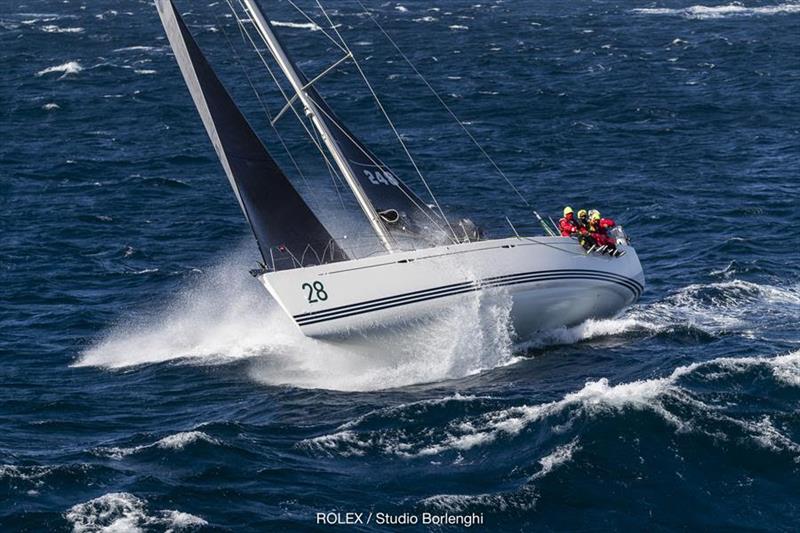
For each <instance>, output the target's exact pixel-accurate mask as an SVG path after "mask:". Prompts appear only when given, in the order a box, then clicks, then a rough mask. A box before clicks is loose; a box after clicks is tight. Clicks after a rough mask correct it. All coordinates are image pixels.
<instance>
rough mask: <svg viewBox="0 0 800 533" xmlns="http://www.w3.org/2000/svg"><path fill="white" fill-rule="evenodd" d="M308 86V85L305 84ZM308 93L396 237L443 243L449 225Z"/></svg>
mask: <svg viewBox="0 0 800 533" xmlns="http://www.w3.org/2000/svg"><path fill="white" fill-rule="evenodd" d="M303 83H304V84H307V83H308V82H307V81H304V82H303ZM306 93H307V94H308V96H309V98H311V99H312V100H313V101H314V103H315V104H316V106H317V108H318V109H319V111H320V113H319V115H320V118H321V119H322V120H323V121H325V123H326V125H327V126H328V130H329V131H330V132H331V136H332V137H333V138H334V141H335V142H336V144H337V145H338V146H339V149H340V150H341V151H342V154H343V155H344V159H345V163H346V164H347V165H348V166H349V167H350V168H351V170H352V171H353V174H354V175H355V176H356V178H357V179H358V181H359V184H360V185H361V188H362V189H363V190H364V193H365V194H366V195H367V197H368V198H369V200H370V202H371V203H372V205H373V207H374V208H375V211H377V212H378V213H379V215H380V216H381V221H382V222H383V224H384V226H385V227H386V228H387V229H388V230H389V233H390V234H392V235H393V236H395V237H399V236H404V237H407V238H409V237H413V236H414V235H415V234H416V236H418V237H421V238H423V239H424V240H430V241H436V240H442V238H443V237H445V236H444V235H437V234H438V233H442V232H444V231H446V230H445V228H447V222H446V221H445V220H444V219H443V218H442V216H441V215H440V214H439V212H438V211H435V210H434V209H432V208H431V207H430V206H429V205H428V204H427V203H426V202H425V201H423V200H422V199H421V198H420V197H419V196H417V195H416V194H415V193H414V191H412V190H411V188H409V187H408V185H406V184H405V183H404V182H403V181H402V180H401V179H400V178H399V177H397V176H396V175H395V174H394V173H393V172H392V171H391V170H390V169H389V167H388V166H387V165H386V164H385V163H384V162H383V161H381V160H380V159H378V157H377V156H376V155H375V154H374V153H373V152H372V151H371V150H370V149H369V148H367V146H366V145H365V144H364V143H363V142H362V141H361V140H360V139H358V138H357V137H356V136H355V134H353V132H351V131H350V130H349V129H348V128H347V126H345V125H344V123H343V122H342V121H341V120H340V119H339V118H338V117H337V116H336V115H335V114H334V112H333V110H331V108H330V106H328V104H327V102H325V100H324V99H323V98H322V96H320V94H319V93H318V92H317V90H316V89H315V88H314V87H313V86H312V87H308V88H307V89H306Z"/></svg>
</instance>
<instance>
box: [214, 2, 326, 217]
mask: <svg viewBox="0 0 800 533" xmlns="http://www.w3.org/2000/svg"><path fill="white" fill-rule="evenodd" d="M217 21H218V24H219V27H220V30H221V31H222V35H223V37H224V38H225V41H226V42H227V43H228V47H229V48H230V50H231V52H232V53H233V57H234V60H235V61H236V64H237V65H238V66H239V68H241V70H242V73H243V74H244V76H245V78H247V83H248V85H250V88H251V89H253V93H254V94H255V96H256V99H257V100H258V103H259V105H260V106H261V109H262V110H263V111H264V114H265V115H266V117H267V120H268V121H271V119H272V113H271V112H270V111H269V107H268V106H267V104H266V102H264V100H263V99H262V97H261V93H260V92H259V91H258V89H257V88H256V86H255V85H254V84H253V80H252V78H251V77H250V74H249V73H248V72H247V69H246V68H245V66H244V63H243V62H242V60H241V57H240V56H239V53H238V51H237V50H236V48H235V47H234V46H233V43H232V42H231V40H230V38H229V37H228V32H227V31H225V25H224V24H223V23H222V21H221V20H220V19H219V16H217ZM239 32H240V33H241V27H240V28H239ZM242 40H243V41H244V35H243V34H242ZM272 129H273V131H275V134H276V135H277V137H278V141H279V142H280V143H281V146H282V147H283V149H284V150H285V151H286V155H288V156H289V159H290V160H291V162H292V165H293V166H294V168H295V169H296V170H297V172H298V174H300V177H301V179H302V180H303V184H304V185H305V186H306V189H308V191H309V192H311V193H312V194H313V195H314V196H315V197H316V196H317V194H316V193H315V191H314V189H313V188H312V187H311V184H310V183H309V182H308V179H307V178H306V175H305V173H303V171H302V169H301V168H300V166H299V165H298V163H297V160H296V159H295V158H294V156H293V155H292V152H291V150H290V149H289V146H288V145H287V144H286V142H285V141H284V139H283V137H282V136H281V134H280V132H279V131H278V130H277V129H276V128H275V127H273V128H272ZM316 200H317V202H319V200H318V199H316Z"/></svg>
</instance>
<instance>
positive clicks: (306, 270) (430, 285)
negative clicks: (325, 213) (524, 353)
mask: <svg viewBox="0 0 800 533" xmlns="http://www.w3.org/2000/svg"><path fill="white" fill-rule="evenodd" d="M236 1H237V2H238V4H239V6H240V7H241V9H242V14H237V15H236V17H237V22H238V23H239V24H240V25H241V26H242V28H243V29H245V30H246V31H247V32H248V36H250V39H251V42H252V43H253V45H254V47H255V43H256V42H258V46H259V47H261V49H265V50H266V51H267V52H268V54H269V56H271V58H272V60H274V63H276V64H277V66H278V67H279V69H280V72H282V74H283V76H285V80H284V83H286V82H288V84H289V85H290V86H291V93H290V94H291V96H289V95H286V105H285V106H284V108H283V109H282V110H281V112H280V113H278V115H277V116H276V117H274V118H273V121H274V120H277V118H279V117H280V115H283V114H290V113H293V114H295V115H296V116H297V118H298V120H301V121H305V124H307V126H308V129H309V130H310V131H312V132H313V133H314V134H315V135H316V138H317V139H318V148H319V149H320V151H321V152H322V153H323V155H324V156H325V161H326V162H327V165H328V166H329V167H330V168H331V169H332V170H334V171H335V172H336V173H337V175H338V176H339V177H340V178H341V180H342V182H343V183H346V185H347V187H348V189H349V191H350V192H351V193H352V195H353V197H354V198H355V200H356V202H357V204H358V207H359V208H360V211H361V212H362V213H363V219H361V222H362V225H363V227H364V228H365V229H366V231H367V232H368V233H369V234H370V235H371V236H372V237H374V242H375V245H374V246H373V247H371V248H368V249H366V250H365V249H364V248H363V247H359V246H354V245H353V243H352V241H349V240H348V236H347V234H345V233H344V232H343V231H341V228H336V227H331V223H330V221H328V222H326V223H323V222H322V221H321V219H320V218H319V216H318V214H317V213H315V211H314V210H313V209H312V208H311V207H310V206H309V203H307V201H306V200H305V199H304V197H303V196H302V195H301V194H300V193H299V192H298V190H297V189H296V188H295V186H294V185H293V184H292V181H291V180H290V179H289V178H288V177H287V175H286V174H285V173H284V172H283V170H282V169H281V168H280V167H279V166H278V163H277V162H276V160H275V159H273V157H272V156H271V155H270V154H269V153H268V151H267V149H266V148H265V145H264V144H263V143H262V141H261V139H260V137H259V136H258V135H257V134H256V132H255V131H254V129H253V127H251V125H250V123H249V122H248V121H247V119H246V118H245V116H244V115H243V113H242V112H241V111H240V109H239V108H238V107H237V105H236V103H235V102H234V101H233V99H232V97H231V95H230V94H229V92H228V91H227V90H226V88H225V87H224V86H223V84H222V82H221V81H220V79H219V78H218V76H217V74H216V73H215V71H214V69H213V68H212V67H211V65H210V63H209V61H208V60H207V58H206V57H205V56H204V55H203V52H202V51H201V49H200V47H199V46H198V44H197V42H196V41H195V39H194V38H193V36H192V34H191V32H190V31H189V29H188V27H187V25H186V23H185V22H184V21H183V19H182V18H181V16H180V14H179V13H178V11H177V10H176V8H175V5H174V4H173V2H172V0H155V3H156V7H157V9H158V13H159V15H160V18H161V21H162V23H163V26H164V28H165V30H166V34H167V37H168V40H169V43H170V46H171V48H172V50H173V52H174V55H175V58H176V59H177V62H178V65H179V67H180V70H181V72H182V74H183V77H184V79H185V82H186V84H187V86H188V88H189V91H190V93H191V96H192V99H193V100H194V103H195V106H196V107H197V110H198V112H199V113H200V117H201V118H202V121H203V124H204V126H205V129H206V131H207V133H208V135H209V137H210V139H211V142H212V144H213V146H214V149H215V150H216V153H217V155H218V157H219V159H220V161H221V163H222V167H223V169H224V171H225V174H226V175H227V177H228V179H229V181H230V184H231V186H232V188H233V191H234V194H235V195H236V198H237V200H238V202H239V205H240V207H241V209H242V211H243V212H244V215H245V218H246V219H247V221H248V222H249V224H250V227H251V229H252V231H253V234H254V236H255V240H256V242H257V244H258V248H259V251H260V253H261V258H262V262H261V263H260V268H258V269H255V270H253V271H251V272H252V273H253V275H254V276H256V277H257V279H258V280H259V281H260V282H261V283H262V284H263V285H264V287H265V288H266V290H267V291H269V294H270V295H271V296H272V298H274V300H275V301H276V302H277V303H278V304H279V305H280V307H281V308H282V309H283V310H284V311H285V312H286V314H287V315H288V316H289V317H291V319H292V320H293V321H294V323H295V324H296V325H297V327H298V328H299V329H300V331H301V332H302V333H303V334H305V335H306V336H309V337H314V338H322V339H339V338H343V337H345V338H346V337H348V336H352V335H369V334H370V332H373V331H376V330H380V329H381V328H398V327H405V326H409V325H413V324H418V323H420V322H424V321H425V320H428V319H430V318H432V317H436V316H439V315H441V314H442V313H446V312H447V310H448V309H450V308H453V307H456V306H460V305H462V304H463V302H464V298H475V297H479V298H480V297H482V296H485V295H494V294H502V295H504V296H505V297H507V298H509V299H510V302H511V311H510V316H511V320H512V325H513V328H514V332H515V333H516V335H517V336H518V337H520V338H524V337H527V336H529V335H531V334H533V333H535V332H537V331H543V330H550V329H554V328H558V327H564V326H572V325H576V324H579V323H581V322H583V321H585V320H587V319H590V318H604V317H611V316H614V315H616V314H618V313H619V312H621V311H622V310H623V309H624V308H626V307H627V306H629V305H631V304H632V303H634V302H636V301H637V300H638V298H639V297H640V296H641V294H642V291H643V290H644V274H643V272H642V267H641V264H640V262H639V259H638V257H637V255H636V251H635V250H634V248H633V247H632V246H630V245H629V244H628V243H627V239H626V238H620V239H619V240H618V247H619V248H620V249H621V250H623V251H624V252H625V254H624V255H623V256H622V257H611V256H608V255H600V254H597V253H588V254H587V253H586V251H585V250H584V249H583V248H582V247H581V245H580V244H579V243H578V242H577V241H576V240H575V239H574V238H570V237H561V236H558V235H556V234H550V235H545V236H539V235H529V236H528V235H520V234H519V232H517V230H516V229H515V228H514V226H513V225H512V226H511V229H512V230H513V235H511V236H508V237H503V238H493V239H490V238H486V237H485V236H484V235H483V233H482V231H481V230H480V229H479V228H478V227H477V226H476V225H475V224H474V223H472V222H471V221H470V220H468V219H458V220H456V219H454V218H452V217H449V216H447V215H446V214H445V213H444V211H443V210H442V209H441V207H440V206H439V204H438V202H436V201H435V200H434V202H433V203H429V202H426V201H423V200H422V199H421V198H420V196H418V195H417V194H416V193H415V192H414V191H413V190H412V189H411V188H410V187H409V186H408V185H407V184H406V183H405V182H404V181H403V180H401V179H400V177H399V176H398V175H397V173H395V172H394V171H393V170H391V169H390V168H389V166H388V165H386V164H385V163H384V162H383V161H382V160H381V159H379V158H378V156H377V155H375V154H374V153H373V152H372V151H371V150H370V149H369V148H368V147H367V146H366V145H365V144H364V143H363V142H362V141H361V140H360V139H359V138H358V137H357V136H356V135H355V134H354V133H353V132H352V131H351V130H350V129H349V128H348V127H346V126H345V125H344V123H343V122H342V121H341V120H340V119H339V117H337V115H336V114H335V113H334V111H333V109H332V108H331V107H330V106H329V105H328V103H327V102H326V101H325V100H324V99H323V98H322V96H321V94H320V93H319V92H318V91H317V89H316V85H317V83H318V81H319V80H320V79H322V78H323V77H324V76H325V75H326V73H327V72H329V71H330V70H331V69H333V68H335V67H336V66H337V65H338V64H339V63H340V62H344V61H355V57H354V56H353V54H352V51H350V49H349V48H348V47H347V46H346V43H345V42H344V40H342V41H341V43H342V45H344V46H343V47H342V49H343V50H344V51H345V52H346V55H345V56H344V57H343V58H342V59H341V60H340V61H339V62H337V63H336V64H334V65H332V66H331V67H330V68H328V69H326V70H325V71H324V72H322V74H320V75H318V76H316V77H314V78H312V79H310V80H309V79H308V78H307V77H306V76H305V75H304V73H303V72H301V70H300V69H299V68H298V66H297V64H296V63H295V62H294V61H292V59H291V58H290V56H289V54H288V53H287V50H286V48H285V47H284V45H283V43H282V42H281V40H280V39H279V37H278V34H277V32H276V29H275V27H274V25H273V23H272V22H271V21H270V20H269V19H268V18H267V17H266V16H265V15H264V12H263V11H262V9H261V7H260V5H259V4H258V2H257V0H236ZM229 5H231V7H232V9H233V6H232V4H231V2H229ZM320 7H322V6H321V5H320ZM326 16H327V15H326ZM328 20H330V19H328ZM331 28H333V29H334V30H335V26H334V25H333V24H332V23H331ZM335 31H336V34H337V35H338V30H335ZM265 65H266V64H265ZM358 71H359V72H362V71H361V69H360V67H358ZM362 74H363V72H362ZM365 80H366V78H365ZM373 96H375V93H374V92H373ZM376 100H377V96H376ZM378 104H379V105H380V102H379V101H378ZM381 110H383V108H382V106H381ZM386 118H387V119H388V116H387V117H386ZM389 123H390V125H391V127H392V129H393V130H395V128H394V125H393V124H392V123H391V122H389ZM273 124H274V122H273ZM395 133H396V130H395ZM398 139H400V142H401V144H402V139H401V138H400V136H399V135H398ZM403 148H404V149H405V144H403ZM484 153H485V152H484ZM487 157H488V156H487ZM415 168H416V166H415ZM326 171H327V169H326ZM509 224H510V222H509ZM551 233H552V232H551Z"/></svg>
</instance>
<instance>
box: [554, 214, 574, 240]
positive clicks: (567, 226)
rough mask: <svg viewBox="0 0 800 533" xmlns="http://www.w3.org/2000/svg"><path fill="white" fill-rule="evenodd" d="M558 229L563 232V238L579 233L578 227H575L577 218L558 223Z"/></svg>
mask: <svg viewBox="0 0 800 533" xmlns="http://www.w3.org/2000/svg"><path fill="white" fill-rule="evenodd" d="M558 229H559V230H561V236H562V237H569V236H570V235H572V234H573V233H575V232H576V231H578V226H576V225H575V218H574V217H573V218H571V219H569V218H567V217H564V218H562V219H561V220H559V221H558Z"/></svg>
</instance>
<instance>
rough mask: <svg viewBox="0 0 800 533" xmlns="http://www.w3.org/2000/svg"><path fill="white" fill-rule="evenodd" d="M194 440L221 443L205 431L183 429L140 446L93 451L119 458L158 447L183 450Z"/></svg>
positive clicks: (194, 441)
mask: <svg viewBox="0 0 800 533" xmlns="http://www.w3.org/2000/svg"><path fill="white" fill-rule="evenodd" d="M196 442H207V443H209V444H215V445H219V444H221V443H220V441H218V440H217V439H215V438H214V437H211V436H209V435H208V434H206V433H203V432H202V431H184V432H181V433H176V434H174V435H168V436H166V437H164V438H162V439H159V440H158V441H156V442H154V443H152V444H142V445H140V446H132V447H128V448H123V447H116V446H115V447H109V448H98V449H97V450H94V453H95V454H97V455H101V456H105V457H109V458H111V459H117V460H119V459H122V458H123V457H127V456H129V455H133V454H136V453H138V452H141V451H143V450H148V449H153V448H160V449H162V450H183V449H184V448H186V447H187V446H189V445H190V444H194V443H196Z"/></svg>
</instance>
